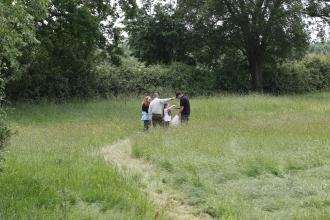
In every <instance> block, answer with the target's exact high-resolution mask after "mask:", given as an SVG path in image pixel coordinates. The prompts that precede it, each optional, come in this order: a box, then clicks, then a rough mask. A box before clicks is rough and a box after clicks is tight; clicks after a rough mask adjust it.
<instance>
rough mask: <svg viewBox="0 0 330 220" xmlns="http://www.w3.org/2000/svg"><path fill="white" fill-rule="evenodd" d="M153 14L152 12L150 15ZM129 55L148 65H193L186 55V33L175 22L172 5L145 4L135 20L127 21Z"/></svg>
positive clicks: (179, 23)
mask: <svg viewBox="0 0 330 220" xmlns="http://www.w3.org/2000/svg"><path fill="white" fill-rule="evenodd" d="M151 11H153V12H151ZM125 24H126V31H127V32H128V33H129V42H128V43H129V45H130V47H131V49H132V50H133V52H132V55H134V56H135V57H137V58H138V59H139V61H141V62H145V63H146V65H150V64H157V63H162V64H170V63H172V62H185V63H188V64H194V61H193V59H192V58H191V57H190V56H189V44H188V41H187V39H188V38H189V32H188V30H187V28H186V26H185V24H184V22H183V21H181V20H179V19H177V15H176V14H175V9H174V8H173V6H172V5H168V4H167V5H161V4H156V5H154V7H152V6H151V5H150V2H146V3H145V4H144V5H143V6H142V8H141V9H140V10H139V11H138V14H137V16H136V18H135V19H131V20H127V21H126V23H125Z"/></svg>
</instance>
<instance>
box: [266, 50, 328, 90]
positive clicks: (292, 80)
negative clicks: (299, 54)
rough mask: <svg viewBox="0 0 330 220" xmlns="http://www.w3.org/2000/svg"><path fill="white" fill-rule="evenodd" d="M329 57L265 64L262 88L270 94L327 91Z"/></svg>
mask: <svg viewBox="0 0 330 220" xmlns="http://www.w3.org/2000/svg"><path fill="white" fill-rule="evenodd" d="M329 88H330V59H329V57H324V56H323V57H321V56H315V57H305V58H304V59H303V60H302V61H299V62H298V61H290V62H287V63H285V64H283V65H277V66H266V67H265V69H264V90H265V91H266V92H269V93H272V94H302V93H309V92H315V91H329Z"/></svg>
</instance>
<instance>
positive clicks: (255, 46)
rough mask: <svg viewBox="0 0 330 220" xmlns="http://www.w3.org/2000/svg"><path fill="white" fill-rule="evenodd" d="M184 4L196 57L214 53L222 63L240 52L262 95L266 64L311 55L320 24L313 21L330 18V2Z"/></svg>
mask: <svg viewBox="0 0 330 220" xmlns="http://www.w3.org/2000/svg"><path fill="white" fill-rule="evenodd" d="M178 4H179V5H178V10H180V11H181V12H182V14H183V17H184V19H185V20H186V21H188V23H189V26H190V27H192V28H191V31H192V32H193V33H194V35H193V42H194V44H193V45H195V46H196V48H195V51H196V56H197V57H198V54H200V53H205V52H209V53H210V54H211V55H213V56H211V57H213V58H215V59H216V58H217V57H218V56H219V54H221V53H223V52H225V51H226V48H236V49H237V50H239V51H241V53H242V54H243V55H244V56H245V57H246V58H247V60H248V63H249V69H250V73H251V79H252V84H253V86H254V88H255V89H256V90H262V87H263V84H262V75H263V65H264V64H265V63H273V62H274V61H277V60H279V59H284V58H287V57H289V56H290V55H291V54H292V52H297V51H306V49H307V47H308V41H309V34H310V33H309V29H308V28H309V25H318V23H317V22H319V21H320V20H311V19H309V20H308V18H310V17H319V18H320V19H323V21H324V20H326V19H327V18H328V17H329V13H328V12H329V11H328V9H329V5H328V3H327V1H299V0H274V1H269V0H222V1H218V0H180V1H179V2H178ZM318 28H320V26H318ZM319 31H322V28H321V29H319Z"/></svg>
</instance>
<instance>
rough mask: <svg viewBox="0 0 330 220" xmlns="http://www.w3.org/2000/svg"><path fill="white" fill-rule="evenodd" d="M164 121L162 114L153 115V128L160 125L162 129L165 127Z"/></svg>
mask: <svg viewBox="0 0 330 220" xmlns="http://www.w3.org/2000/svg"><path fill="white" fill-rule="evenodd" d="M163 122H164V120H163V117H162V115H161V114H152V126H153V127H154V128H155V127H156V126H157V124H159V126H160V127H163V125H164V123H163Z"/></svg>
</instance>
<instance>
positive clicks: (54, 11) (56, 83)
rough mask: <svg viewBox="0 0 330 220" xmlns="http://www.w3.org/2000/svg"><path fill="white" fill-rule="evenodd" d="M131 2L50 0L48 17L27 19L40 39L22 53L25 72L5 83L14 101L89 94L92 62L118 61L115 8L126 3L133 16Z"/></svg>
mask: <svg viewBox="0 0 330 220" xmlns="http://www.w3.org/2000/svg"><path fill="white" fill-rule="evenodd" d="M27 4H28V3H27ZM135 7H136V5H135V2H134V1H129V2H126V1H119V2H117V3H116V4H111V1H110V0H107V1H101V0H97V1H78V0H70V1H66V0H65V1H64V0H54V1H51V2H50V3H49V5H48V8H47V16H46V17H45V18H44V19H41V20H40V19H33V20H32V21H31V23H33V24H34V26H33V27H34V28H35V29H36V37H37V39H38V40H39V41H40V44H39V45H37V46H35V45H28V47H27V48H26V50H25V51H24V52H23V55H22V57H21V59H20V60H19V62H20V63H21V64H22V65H26V67H27V68H26V71H25V72H24V73H22V74H21V75H20V77H19V78H17V79H16V81H12V82H9V84H8V85H7V93H8V96H9V97H10V98H11V99H16V100H17V99H40V98H42V97H47V98H50V99H63V98H69V97H75V96H76V97H82V98H88V97H91V96H92V95H93V91H94V86H95V75H94V71H93V70H94V67H95V63H96V62H99V61H100V60H102V59H108V60H110V61H111V63H112V65H120V58H119V56H120V55H122V50H121V49H119V47H118V44H119V42H120V40H121V38H120V36H119V35H120V29H118V28H115V27H114V23H115V21H116V19H117V18H118V16H119V15H118V13H119V12H118V10H119V9H120V8H126V14H127V16H132V14H134V13H133V11H134V10H135ZM108 19H109V20H108ZM107 20H108V21H107ZM100 51H102V52H100ZM101 58H102V59H101Z"/></svg>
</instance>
